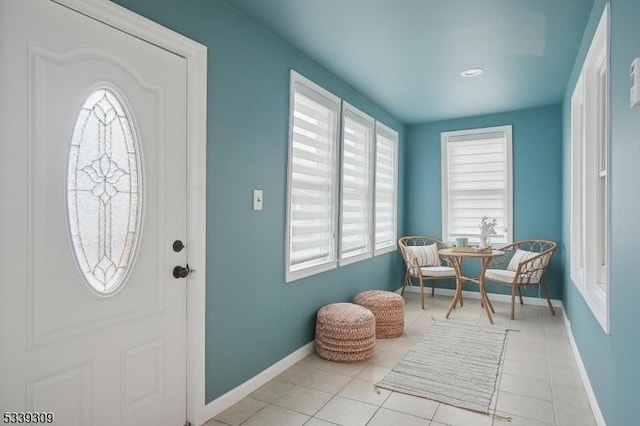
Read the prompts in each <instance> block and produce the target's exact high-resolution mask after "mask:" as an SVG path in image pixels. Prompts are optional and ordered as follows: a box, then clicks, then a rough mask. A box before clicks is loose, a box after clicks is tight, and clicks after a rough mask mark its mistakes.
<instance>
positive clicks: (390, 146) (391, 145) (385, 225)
mask: <svg viewBox="0 0 640 426" xmlns="http://www.w3.org/2000/svg"><path fill="white" fill-rule="evenodd" d="M397 164H398V133H396V132H395V131H393V130H391V129H389V128H388V127H386V126H383V125H382V124H380V123H376V157H375V250H376V251H380V250H385V249H389V248H395V246H396V200H397V196H396V194H397V175H398V167H397Z"/></svg>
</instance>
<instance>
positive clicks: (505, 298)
mask: <svg viewBox="0 0 640 426" xmlns="http://www.w3.org/2000/svg"><path fill="white" fill-rule="evenodd" d="M401 291H402V287H400V288H399V289H398V290H396V293H400V292H401ZM405 291H406V292H409V293H420V287H418V286H407V288H406V289H405ZM424 292H425V294H426V295H431V287H425V288H424ZM454 293H455V290H453V289H450V288H437V287H436V294H437V295H441V296H453V295H454ZM462 296H463V297H467V298H469V299H480V293H479V292H477V291H465V290H463V291H462ZM489 297H490V299H491V300H492V301H497V302H507V303H511V295H509V294H500V293H489ZM522 299H523V301H524V303H526V304H527V305H537V306H547V299H543V298H538V297H528V296H523V297H522ZM551 305H553V307H554V308H562V301H561V300H558V299H551Z"/></svg>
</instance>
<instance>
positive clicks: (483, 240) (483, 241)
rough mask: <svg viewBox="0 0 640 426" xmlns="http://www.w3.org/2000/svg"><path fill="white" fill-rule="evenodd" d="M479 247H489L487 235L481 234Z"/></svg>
mask: <svg viewBox="0 0 640 426" xmlns="http://www.w3.org/2000/svg"><path fill="white" fill-rule="evenodd" d="M478 247H479V248H481V249H483V248H487V247H489V239H488V238H487V237H483V236H480V245H479V246H478Z"/></svg>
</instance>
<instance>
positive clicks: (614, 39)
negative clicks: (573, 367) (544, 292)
mask: <svg viewBox="0 0 640 426" xmlns="http://www.w3.org/2000/svg"><path fill="white" fill-rule="evenodd" d="M605 3H606V2H604V1H602V0H596V1H595V3H594V6H593V10H592V14H591V18H590V20H589V23H588V25H587V28H586V30H585V35H584V39H583V41H582V46H581V48H580V51H579V53H578V56H577V58H576V64H575V67H574V70H573V73H572V76H571V78H570V80H569V84H568V86H567V91H566V93H565V102H564V107H563V112H564V143H563V147H564V149H563V153H564V160H563V166H564V180H563V182H564V188H565V194H567V195H566V197H565V198H564V208H563V210H564V220H563V222H564V228H563V229H564V234H565V238H564V241H565V242H568V241H569V230H570V221H569V219H570V216H569V212H570V204H569V203H570V199H569V188H570V186H569V185H570V174H569V173H570V170H571V163H570V156H569V153H570V103H571V95H572V93H573V90H574V88H575V85H576V81H577V78H578V73H579V71H580V68H581V67H582V64H583V63H584V59H585V56H586V52H587V49H588V48H589V44H590V43H591V39H592V37H593V34H594V32H595V29H596V27H597V25H598V21H599V20H600V16H601V14H602V11H603V9H604V6H605ZM639 21H640V2H639V1H638V0H613V1H612V2H611V21H610V25H611V47H610V49H611V50H610V59H611V68H610V69H611V72H610V75H611V110H610V114H611V154H610V169H609V170H610V174H609V176H610V177H611V204H610V209H611V210H610V217H611V231H610V232H611V234H610V287H611V293H610V311H611V320H610V328H611V333H610V335H606V334H605V333H604V331H603V330H602V328H601V327H600V324H599V323H598V322H597V321H596V319H595V318H594V316H593V314H592V313H591V311H590V309H589V307H588V306H587V305H586V303H585V301H584V299H583V298H582V295H581V294H580V293H579V292H578V291H577V289H576V288H575V286H574V284H573V282H572V281H571V279H570V277H569V274H568V273H567V274H566V275H565V283H564V286H565V289H564V291H565V298H564V303H565V306H566V310H567V315H568V317H569V320H570V321H571V327H572V331H573V336H574V338H575V340H576V344H577V345H578V348H579V350H580V354H581V356H582V360H583V361H584V364H585V366H586V369H587V372H588V375H589V380H590V381H591V384H592V386H593V389H594V393H595V395H596V398H597V400H598V403H599V406H600V408H601V410H602V412H603V415H604V417H605V420H606V422H607V424H608V425H615V426H618V425H620V426H626V425H636V424H638V400H639V399H640V388H639V386H640V363H638V360H640V331H638V330H639V325H640V320H639V319H638V318H639V316H638V306H639V305H638V303H639V301H640V285H638V255H637V253H638V249H637V248H638V236H639V235H640V222H639V221H638V211H639V210H640V191H639V190H638V184H639V183H640V167H638V161H639V160H640V109H638V108H633V109H632V108H630V107H629V67H630V65H631V61H632V60H633V59H634V58H636V57H639V56H640V25H638V22H639ZM566 249H567V250H566V251H567V259H568V258H569V247H567V248H566ZM567 269H568V268H567Z"/></svg>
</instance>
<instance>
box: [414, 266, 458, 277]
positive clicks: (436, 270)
mask: <svg viewBox="0 0 640 426" xmlns="http://www.w3.org/2000/svg"><path fill="white" fill-rule="evenodd" d="M410 272H411V274H412V275H416V273H415V271H414V270H413V269H411V271H410ZM420 272H421V273H422V276H423V277H455V276H456V271H455V269H453V268H450V267H448V266H425V267H422V268H420Z"/></svg>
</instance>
